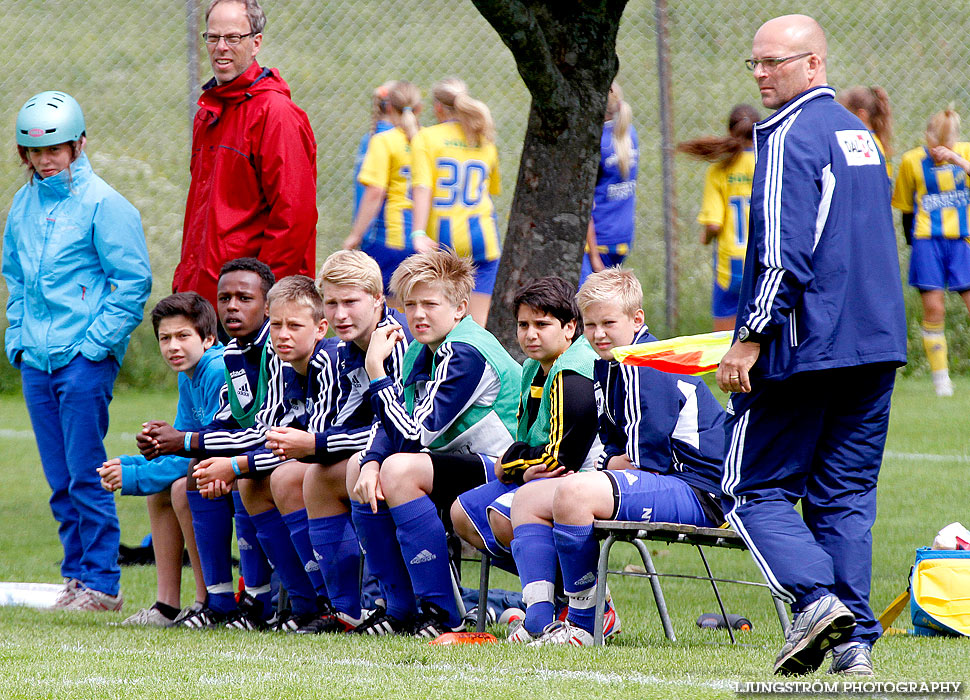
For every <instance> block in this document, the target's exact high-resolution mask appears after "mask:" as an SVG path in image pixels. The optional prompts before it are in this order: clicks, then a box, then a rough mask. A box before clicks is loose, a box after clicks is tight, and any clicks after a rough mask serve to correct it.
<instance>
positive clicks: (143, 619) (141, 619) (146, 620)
mask: <svg viewBox="0 0 970 700" xmlns="http://www.w3.org/2000/svg"><path fill="white" fill-rule="evenodd" d="M121 624H122V625H127V626H140V627H171V626H172V625H174V624H175V621H174V620H169V619H168V618H167V617H165V616H164V615H163V614H162V612H161V611H160V610H159V609H158V608H156V607H151V608H142V609H141V610H139V611H138V612H136V613H135V614H134V615H132V616H131V617H128V618H126V619H125V621H124V622H122V623H121Z"/></svg>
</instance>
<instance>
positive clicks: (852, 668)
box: [829, 642, 875, 676]
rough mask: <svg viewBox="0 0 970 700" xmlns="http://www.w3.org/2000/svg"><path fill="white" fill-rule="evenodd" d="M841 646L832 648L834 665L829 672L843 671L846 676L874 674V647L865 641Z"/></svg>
mask: <svg viewBox="0 0 970 700" xmlns="http://www.w3.org/2000/svg"><path fill="white" fill-rule="evenodd" d="M842 647H844V648H842V649H841V650H840V649H839V648H834V649H832V666H831V667H830V668H829V673H841V674H844V675H846V676H872V675H875V672H874V671H873V670H872V649H871V647H870V646H869V645H868V644H866V643H864V642H849V643H848V644H844V645H842Z"/></svg>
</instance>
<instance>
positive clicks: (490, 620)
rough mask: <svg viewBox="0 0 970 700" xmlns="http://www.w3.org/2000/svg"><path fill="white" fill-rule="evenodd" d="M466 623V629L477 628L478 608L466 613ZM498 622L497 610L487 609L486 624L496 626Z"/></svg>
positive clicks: (488, 607)
mask: <svg viewBox="0 0 970 700" xmlns="http://www.w3.org/2000/svg"><path fill="white" fill-rule="evenodd" d="M464 622H465V626H466V627H475V626H476V625H477V624H478V606H477V605H476V606H475V607H474V608H472V609H471V610H469V611H468V612H466V613H465V617H464ZM495 622H496V617H495V608H492V607H490V606H486V607H485V624H487V625H494V624H495Z"/></svg>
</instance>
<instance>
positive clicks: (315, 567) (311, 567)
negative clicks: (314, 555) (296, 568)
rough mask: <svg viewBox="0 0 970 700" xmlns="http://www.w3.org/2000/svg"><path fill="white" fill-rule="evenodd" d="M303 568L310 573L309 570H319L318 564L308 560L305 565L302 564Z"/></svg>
mask: <svg viewBox="0 0 970 700" xmlns="http://www.w3.org/2000/svg"><path fill="white" fill-rule="evenodd" d="M303 568H304V569H305V570H306V572H307V573H310V572H311V571H319V570H320V565H319V564H317V563H316V562H315V561H308V562H307V563H306V566H304V567H303Z"/></svg>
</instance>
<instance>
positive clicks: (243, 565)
mask: <svg viewBox="0 0 970 700" xmlns="http://www.w3.org/2000/svg"><path fill="white" fill-rule="evenodd" d="M232 501H233V505H234V506H235V509H236V515H235V521H236V542H237V543H238V544H239V573H241V574H242V577H243V581H244V582H245V584H246V593H248V594H249V595H250V596H252V597H253V598H254V599H255V600H256V602H257V603H259V604H260V605H262V606H263V608H262V616H263V617H264V618H266V617H269V616H270V615H271V613H272V608H273V602H272V601H273V591H272V585H271V583H270V579H271V578H272V576H273V567H272V566H271V565H270V563H269V560H268V559H267V558H266V553H265V552H263V547H262V545H261V544H260V543H259V536H258V535H257V534H256V526H255V525H253V523H252V520H250V518H249V513H247V512H246V507H245V506H244V505H243V501H242V496H241V495H240V493H239V492H238V491H233V492H232Z"/></svg>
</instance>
